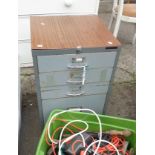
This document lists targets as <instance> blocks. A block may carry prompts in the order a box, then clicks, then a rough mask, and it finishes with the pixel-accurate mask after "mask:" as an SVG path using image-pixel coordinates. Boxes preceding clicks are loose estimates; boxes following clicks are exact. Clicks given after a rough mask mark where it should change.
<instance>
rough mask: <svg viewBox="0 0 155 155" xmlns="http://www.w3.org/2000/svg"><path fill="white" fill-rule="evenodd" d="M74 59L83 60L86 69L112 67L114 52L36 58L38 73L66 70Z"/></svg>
mask: <svg viewBox="0 0 155 155" xmlns="http://www.w3.org/2000/svg"><path fill="white" fill-rule="evenodd" d="M75 57H79V58H85V63H86V64H87V66H88V68H99V67H113V65H114V62H115V57H116V52H101V53H82V54H78V55H76V54H65V55H48V56H38V66H39V72H40V73H42V72H51V71H60V70H66V69H68V66H70V65H73V63H72V59H73V58H75Z"/></svg>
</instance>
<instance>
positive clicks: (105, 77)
mask: <svg viewBox="0 0 155 155" xmlns="http://www.w3.org/2000/svg"><path fill="white" fill-rule="evenodd" d="M112 70H113V68H97V69H88V70H86V76H85V83H92V82H105V83H108V82H109V81H110V79H111V75H112ZM74 76H75V78H76V73H75V74H74V72H70V71H60V72H51V73H40V74H39V79H40V87H41V88H45V87H52V86H60V85H66V84H67V83H68V81H73V80H72V79H73V78H74ZM77 76H78V75H77ZM77 80H78V77H77ZM78 81H80V78H79V80H78Z"/></svg>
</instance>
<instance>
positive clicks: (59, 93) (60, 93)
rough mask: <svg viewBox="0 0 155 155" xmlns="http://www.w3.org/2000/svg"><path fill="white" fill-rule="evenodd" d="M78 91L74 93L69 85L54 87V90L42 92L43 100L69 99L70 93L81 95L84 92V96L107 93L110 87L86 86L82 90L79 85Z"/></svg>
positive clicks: (100, 85)
mask: <svg viewBox="0 0 155 155" xmlns="http://www.w3.org/2000/svg"><path fill="white" fill-rule="evenodd" d="M77 87H78V88H77V90H76V91H75V90H74V91H73V90H72V89H71V88H70V87H69V86H68V85H66V86H60V87H52V88H53V89H51V90H48V91H41V98H42V99H55V98H64V97H68V93H80V92H84V95H93V94H100V93H105V94H106V93H107V90H108V85H102V84H99V83H97V84H86V85H84V86H83V87H82V88H81V89H80V88H79V87H81V86H80V85H77Z"/></svg>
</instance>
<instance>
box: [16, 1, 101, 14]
mask: <svg viewBox="0 0 155 155" xmlns="http://www.w3.org/2000/svg"><path fill="white" fill-rule="evenodd" d="M70 1H71V5H70V6H67V4H66V0H20V1H19V14H20V15H24V14H47V13H48V14H50V13H55V14H59V13H61V14H62V13H66V14H67V13H71V14H73V13H74V14H79V13H81V14H82V13H83V14H86V13H96V12H97V11H96V10H97V7H98V0H70Z"/></svg>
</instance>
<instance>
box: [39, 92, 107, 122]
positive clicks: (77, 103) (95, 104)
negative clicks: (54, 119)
mask: <svg viewBox="0 0 155 155" xmlns="http://www.w3.org/2000/svg"><path fill="white" fill-rule="evenodd" d="M105 98H106V96H105V95H104V94H103V95H91V96H79V97H72V98H60V99H53V100H42V107H43V114H44V121H46V120H47V118H48V115H49V114H50V112H51V111H52V110H54V109H70V108H89V109H92V110H94V111H95V112H97V113H100V114H102V112H103V108H104V103H105Z"/></svg>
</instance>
